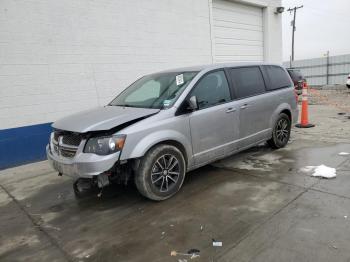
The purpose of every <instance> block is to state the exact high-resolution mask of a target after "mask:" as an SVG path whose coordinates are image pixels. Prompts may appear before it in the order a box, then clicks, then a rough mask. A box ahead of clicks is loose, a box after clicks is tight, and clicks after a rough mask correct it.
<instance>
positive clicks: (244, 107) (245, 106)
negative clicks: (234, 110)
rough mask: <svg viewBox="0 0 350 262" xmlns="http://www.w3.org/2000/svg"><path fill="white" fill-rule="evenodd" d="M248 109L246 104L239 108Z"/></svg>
mask: <svg viewBox="0 0 350 262" xmlns="http://www.w3.org/2000/svg"><path fill="white" fill-rule="evenodd" d="M247 107H248V104H244V105H242V106H241V107H240V108H241V109H246V108H247Z"/></svg>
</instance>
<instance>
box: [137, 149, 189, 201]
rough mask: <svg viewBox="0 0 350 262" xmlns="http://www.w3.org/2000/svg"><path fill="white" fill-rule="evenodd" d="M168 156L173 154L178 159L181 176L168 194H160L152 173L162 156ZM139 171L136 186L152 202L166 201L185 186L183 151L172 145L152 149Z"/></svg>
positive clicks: (142, 161)
mask: <svg viewBox="0 0 350 262" xmlns="http://www.w3.org/2000/svg"><path fill="white" fill-rule="evenodd" d="M166 154H172V155H174V156H175V157H176V158H177V160H178V161H179V166H180V175H179V178H178V180H177V183H176V184H175V186H174V187H173V188H171V189H170V190H169V191H167V192H160V191H159V190H158V189H157V188H156V187H155V185H154V184H153V183H152V180H151V178H152V177H151V173H152V168H153V165H154V163H155V162H156V161H157V159H159V158H160V157H161V156H162V155H166ZM139 171H140V172H137V174H136V175H137V176H138V177H137V178H136V186H137V188H138V189H139V191H140V193H141V194H143V195H144V196H146V197H148V198H150V199H152V200H165V199H167V198H170V197H171V196H173V195H174V194H176V193H177V192H178V191H179V190H180V188H181V186H182V184H183V181H184V179H185V173H186V164H185V159H184V157H183V155H182V153H181V151H180V150H179V149H177V148H176V147H174V146H171V145H159V146H156V147H155V148H153V149H151V150H150V151H149V152H148V153H147V154H146V156H145V157H144V158H143V159H142V160H141V164H140V168H139ZM140 180H142V181H141V182H142V183H139V182H140ZM140 187H141V188H140Z"/></svg>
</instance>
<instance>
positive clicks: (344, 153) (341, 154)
mask: <svg viewBox="0 0 350 262" xmlns="http://www.w3.org/2000/svg"><path fill="white" fill-rule="evenodd" d="M338 155H340V156H348V155H350V153H348V152H340V153H338Z"/></svg>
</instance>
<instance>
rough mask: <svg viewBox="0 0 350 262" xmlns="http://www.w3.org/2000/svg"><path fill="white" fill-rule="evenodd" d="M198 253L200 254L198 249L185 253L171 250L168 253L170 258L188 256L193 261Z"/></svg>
mask: <svg viewBox="0 0 350 262" xmlns="http://www.w3.org/2000/svg"><path fill="white" fill-rule="evenodd" d="M199 253H200V251H199V250H198V249H194V248H193V249H190V250H188V251H187V253H180V252H177V251H175V250H173V251H171V252H170V256H172V257H176V256H188V257H190V259H194V258H197V257H199ZM178 261H180V260H178ZM185 261H187V260H185Z"/></svg>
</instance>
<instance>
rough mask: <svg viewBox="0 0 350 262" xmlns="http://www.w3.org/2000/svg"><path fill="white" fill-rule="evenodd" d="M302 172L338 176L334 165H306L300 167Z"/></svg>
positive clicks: (330, 176) (326, 176)
mask: <svg viewBox="0 0 350 262" xmlns="http://www.w3.org/2000/svg"><path fill="white" fill-rule="evenodd" d="M300 171H302V172H311V171H313V173H312V176H314V177H323V178H334V177H336V176H337V174H336V169H335V168H333V167H328V166H325V165H319V166H305V167H303V168H301V169H300Z"/></svg>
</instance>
